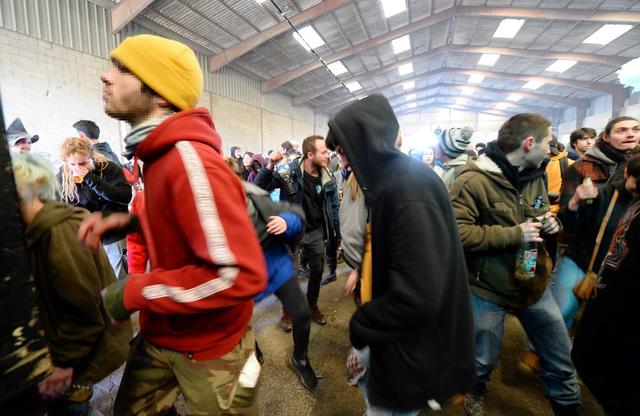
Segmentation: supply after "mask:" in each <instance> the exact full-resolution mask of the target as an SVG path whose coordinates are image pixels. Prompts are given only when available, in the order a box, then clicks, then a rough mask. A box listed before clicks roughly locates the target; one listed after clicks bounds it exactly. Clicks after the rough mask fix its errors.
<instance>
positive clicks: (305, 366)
mask: <svg viewBox="0 0 640 416" xmlns="http://www.w3.org/2000/svg"><path fill="white" fill-rule="evenodd" d="M289 366H290V367H291V369H292V370H293V371H295V373H296V374H297V375H298V378H299V379H300V382H301V383H302V385H303V386H304V388H305V389H307V390H314V389H315V388H316V386H317V385H318V377H316V373H315V372H314V371H313V368H311V364H310V363H309V360H308V359H306V360H296V359H295V358H294V357H293V355H292V356H290V357H289Z"/></svg>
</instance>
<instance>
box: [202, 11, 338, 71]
mask: <svg viewBox="0 0 640 416" xmlns="http://www.w3.org/2000/svg"><path fill="white" fill-rule="evenodd" d="M349 3H350V1H349V0H323V1H322V2H321V3H320V4H317V5H315V6H313V7H310V8H309V9H307V10H304V11H302V12H300V13H298V14H296V15H294V16H292V17H290V18H289V20H291V23H293V25H294V26H298V25H301V24H303V23H305V22H308V21H309V20H313V19H315V18H317V17H320V16H322V15H323V14H325V13H329V12H330V11H332V10H335V9H337V8H339V7H342V6H344V5H346V4H349ZM256 7H257V6H256ZM289 30H291V26H290V25H289V23H288V22H287V21H283V22H280V23H277V24H276V25H274V26H271V27H270V28H268V29H266V30H263V31H262V32H259V33H256V34H255V35H253V36H251V37H250V38H247V39H245V40H243V41H241V42H239V43H237V44H235V45H233V46H232V47H230V48H229V49H227V50H225V51H223V52H220V53H219V54H217V55H213V56H211V57H209V71H210V72H215V71H217V70H218V69H220V68H222V67H223V66H225V65H229V64H230V63H231V62H233V61H235V60H236V59H238V58H239V57H241V56H242V55H244V54H245V53H247V52H249V51H250V50H252V49H254V48H257V47H258V46H260V45H262V44H263V43H265V42H267V41H268V40H271V39H273V38H275V37H276V36H278V35H281V34H283V33H285V32H288V31H289Z"/></svg>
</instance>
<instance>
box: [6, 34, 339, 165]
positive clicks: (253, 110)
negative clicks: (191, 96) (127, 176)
mask: <svg viewBox="0 0 640 416" xmlns="http://www.w3.org/2000/svg"><path fill="white" fill-rule="evenodd" d="M109 66H110V63H109V62H108V61H107V60H106V59H103V58H100V57H96V56H92V55H89V54H86V53H82V52H79V51H76V50H72V49H69V48H65V47H62V46H58V45H55V44H52V43H51V42H47V41H42V40H38V39H36V38H34V37H31V36H28V35H25V34H21V33H17V32H14V31H10V30H6V29H2V28H0V94H1V95H2V103H3V109H4V115H5V121H6V123H7V125H8V124H9V123H11V121H13V119H14V118H16V117H20V118H21V119H22V121H23V123H24V125H25V127H26V129H27V131H28V132H29V133H31V134H34V133H37V134H39V135H40V140H39V141H38V142H37V143H36V144H34V146H33V148H32V149H33V151H34V152H36V153H42V154H43V155H45V156H47V157H49V158H51V159H52V160H56V159H57V158H58V154H59V149H60V145H61V143H62V141H64V139H65V138H67V137H70V136H73V135H75V130H74V129H73V128H72V125H73V123H74V122H76V121H77V120H79V119H89V120H93V121H95V122H96V123H97V124H98V125H99V126H100V129H101V139H102V140H105V141H108V142H109V144H110V145H111V147H112V148H113V149H114V151H115V152H116V153H119V152H120V151H121V150H122V147H123V145H122V139H123V138H124V135H125V134H126V132H127V131H128V126H126V125H125V124H124V123H121V122H118V121H116V120H114V119H112V118H110V117H108V116H107V115H106V114H105V113H104V111H103V106H102V98H101V92H102V84H101V82H100V74H101V73H102V72H103V71H104V70H105V69H107V68H108V67H109ZM214 87H215V85H214ZM249 87H251V88H253V87H254V86H253V85H250V86H248V88H249ZM259 101H260V105H254V104H247V103H246V102H242V101H238V100H233V99H230V98H228V97H225V96H223V95H220V94H215V93H213V92H211V91H206V92H205V93H204V94H203V97H202V99H201V100H200V105H202V106H204V107H206V108H208V109H209V111H210V112H211V114H212V116H213V120H214V123H215V125H216V128H217V129H218V132H219V133H220V135H221V137H222V143H223V151H224V153H225V154H229V151H230V148H231V146H234V145H239V146H241V148H242V150H243V151H245V150H249V151H252V152H254V153H256V152H261V151H263V150H264V151H266V150H269V149H273V148H276V147H279V145H280V143H282V142H283V141H285V140H296V141H298V142H300V143H301V142H302V141H303V140H304V138H305V137H307V136H309V135H312V134H316V133H317V134H321V135H325V134H326V132H327V126H326V122H327V117H326V115H324V114H316V113H315V112H314V110H313V108H311V107H308V106H301V107H293V106H292V105H291V97H289V96H286V95H283V94H280V93H270V94H267V95H264V97H263V98H262V99H261V100H259Z"/></svg>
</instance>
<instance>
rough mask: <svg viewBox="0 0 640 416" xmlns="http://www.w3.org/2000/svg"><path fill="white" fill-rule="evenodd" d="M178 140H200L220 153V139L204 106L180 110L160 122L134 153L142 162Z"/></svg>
mask: <svg viewBox="0 0 640 416" xmlns="http://www.w3.org/2000/svg"><path fill="white" fill-rule="evenodd" d="M179 141H190V142H201V143H204V144H207V145H209V146H211V147H212V148H213V149H215V151H216V152H218V153H219V154H222V141H221V139H220V136H219V135H218V133H217V132H216V128H215V125H214V124H213V120H212V119H211V115H210V114H209V111H208V110H207V109H206V108H204V107H199V108H194V109H193V110H187V111H180V112H179V113H176V114H174V115H172V116H171V117H169V118H167V119H166V120H164V121H163V122H162V123H160V124H159V125H158V126H157V127H156V128H155V129H153V131H151V133H149V135H148V136H147V137H146V138H145V139H144V140H143V141H142V143H140V144H139V145H138V147H137V148H136V150H135V152H136V155H137V156H138V157H139V158H140V159H141V160H142V161H144V162H148V161H151V160H154V159H157V158H158V157H160V156H161V155H163V154H164V153H166V152H167V151H168V150H169V149H170V148H172V147H173V146H174V145H175V144H176V143H177V142H179Z"/></svg>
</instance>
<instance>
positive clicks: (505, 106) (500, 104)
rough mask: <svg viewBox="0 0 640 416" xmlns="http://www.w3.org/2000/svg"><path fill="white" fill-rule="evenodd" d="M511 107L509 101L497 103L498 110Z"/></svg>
mask: <svg viewBox="0 0 640 416" xmlns="http://www.w3.org/2000/svg"><path fill="white" fill-rule="evenodd" d="M509 107H511V104H509V103H498V104H496V109H498V110H506V109H507V108H509Z"/></svg>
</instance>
